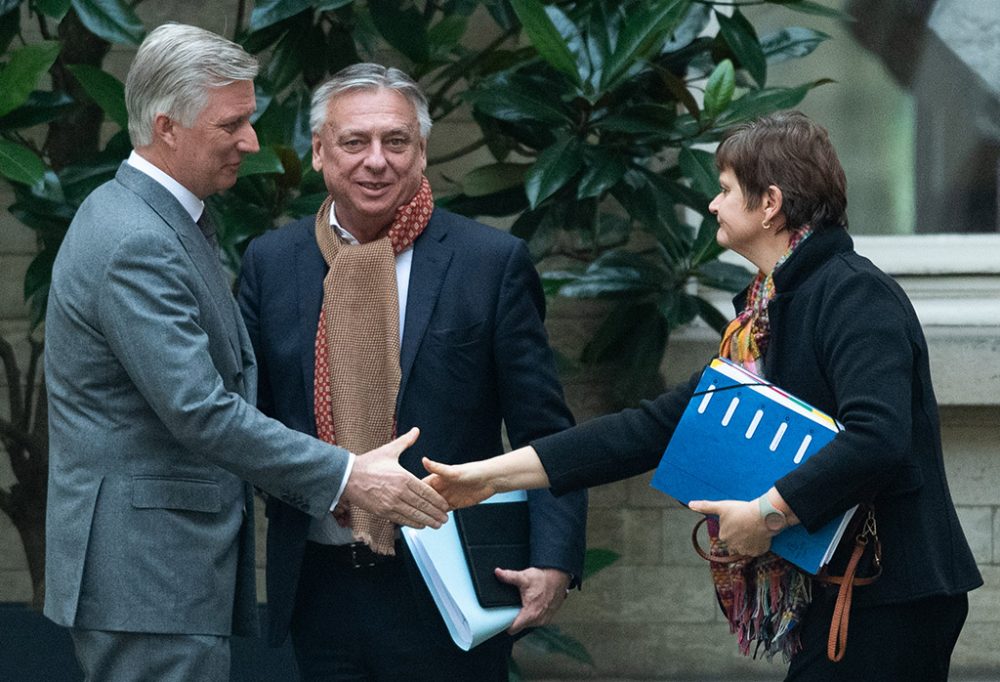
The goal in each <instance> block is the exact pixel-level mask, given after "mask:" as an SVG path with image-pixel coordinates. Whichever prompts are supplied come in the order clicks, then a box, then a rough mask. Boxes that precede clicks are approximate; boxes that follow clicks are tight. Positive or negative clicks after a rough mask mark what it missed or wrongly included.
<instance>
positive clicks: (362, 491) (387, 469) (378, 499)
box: [340, 428, 448, 528]
mask: <svg viewBox="0 0 1000 682" xmlns="http://www.w3.org/2000/svg"><path fill="white" fill-rule="evenodd" d="M419 435H420V430H419V429H416V428H413V429H410V431H409V432H408V433H406V434H404V435H402V436H400V437H399V438H397V439H396V440H394V441H391V442H389V443H386V444H385V445H383V446H382V447H380V448H376V449H375V450H372V451H371V452H368V453H365V454H363V455H360V456H359V457H358V458H357V459H355V461H354V468H353V469H351V475H350V477H349V478H348V479H347V485H346V486H345V488H344V493H343V495H341V498H340V499H341V501H342V502H344V503H346V504H347V505H348V506H350V507H358V508H360V509H364V510H367V511H369V512H371V513H373V514H375V515H376V516H381V517H382V518H385V519H389V520H390V521H392V522H393V523H397V524H399V525H401V526H411V527H413V528H423V527H424V526H431V527H432V528H440V527H441V524H442V523H444V522H445V521H447V520H448V514H447V511H448V502H447V500H445V499H444V498H443V497H441V495H439V494H438V493H437V492H435V491H434V489H433V488H431V487H430V486H429V485H427V484H426V483H424V482H423V481H421V480H420V479H419V478H417V477H416V476H414V475H413V474H411V473H410V472H408V471H407V470H406V469H404V468H403V467H402V466H400V465H399V456H400V455H401V454H402V453H403V451H404V450H406V448H408V447H410V446H411V445H413V444H414V443H415V442H416V440H417V437H418V436H419Z"/></svg>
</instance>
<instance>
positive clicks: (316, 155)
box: [312, 134, 323, 173]
mask: <svg viewBox="0 0 1000 682" xmlns="http://www.w3.org/2000/svg"><path fill="white" fill-rule="evenodd" d="M312 144H313V153H312V157H313V158H312V166H313V170H314V171H316V172H317V173H322V172H323V159H322V158H320V153H321V152H322V151H323V141H322V140H320V138H319V135H316V134H313V143H312Z"/></svg>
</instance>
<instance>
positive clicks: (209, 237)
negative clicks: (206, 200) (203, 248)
mask: <svg viewBox="0 0 1000 682" xmlns="http://www.w3.org/2000/svg"><path fill="white" fill-rule="evenodd" d="M197 225H198V229H200V230H201V233H202V235H204V237H205V241H207V242H208V244H209V246H211V247H212V251H214V252H215V255H216V256H218V255H219V240H218V238H217V237H216V236H215V223H213V222H212V219H211V218H210V217H209V215H208V211H207V210H205V211H202V212H201V217H200V218H198V220H197Z"/></svg>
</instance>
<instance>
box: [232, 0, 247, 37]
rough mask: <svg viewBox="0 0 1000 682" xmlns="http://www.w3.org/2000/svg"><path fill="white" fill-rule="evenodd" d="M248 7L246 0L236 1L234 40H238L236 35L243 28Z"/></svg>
mask: <svg viewBox="0 0 1000 682" xmlns="http://www.w3.org/2000/svg"><path fill="white" fill-rule="evenodd" d="M246 13H247V7H246V0H238V1H237V3H236V26H235V27H234V28H233V40H234V41H235V40H236V36H238V35H239V34H240V31H241V30H243V19H244V18H245V17H246Z"/></svg>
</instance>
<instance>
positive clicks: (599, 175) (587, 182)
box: [576, 147, 628, 199]
mask: <svg viewBox="0 0 1000 682" xmlns="http://www.w3.org/2000/svg"><path fill="white" fill-rule="evenodd" d="M587 151H588V153H587V154H586V156H585V158H586V160H587V162H586V166H585V167H584V171H583V177H581V178H580V184H579V186H577V188H576V198H577V199H587V198H589V197H599V196H601V195H602V194H604V192H606V191H607V190H608V189H610V188H611V187H612V186H613V185H615V184H616V183H617V182H618V181H619V180H621V179H622V177H623V176H624V175H625V171H627V170H628V164H626V162H625V160H624V159H623V158H622V157H621V156H619V155H618V154H616V153H614V152H610V151H608V150H606V149H602V148H600V147H588V148H587Z"/></svg>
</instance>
